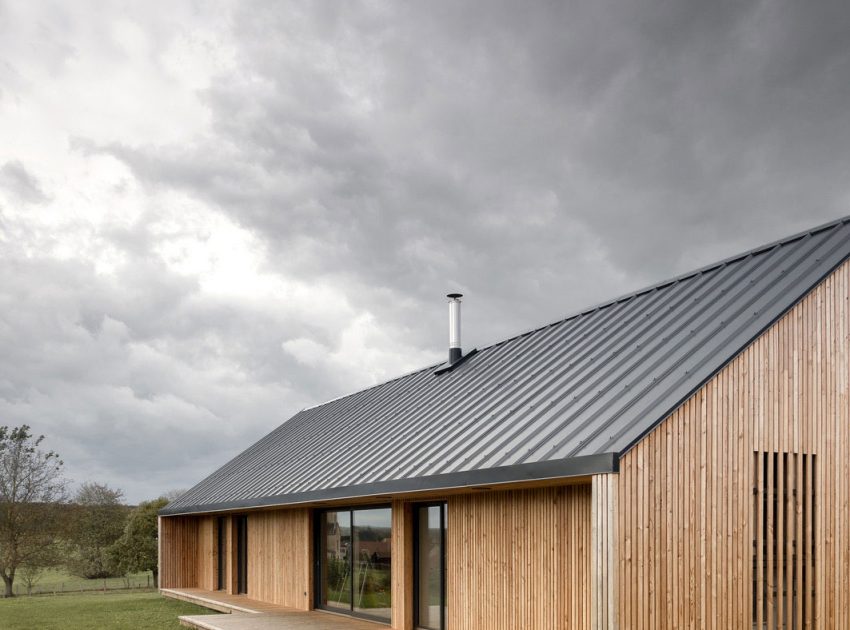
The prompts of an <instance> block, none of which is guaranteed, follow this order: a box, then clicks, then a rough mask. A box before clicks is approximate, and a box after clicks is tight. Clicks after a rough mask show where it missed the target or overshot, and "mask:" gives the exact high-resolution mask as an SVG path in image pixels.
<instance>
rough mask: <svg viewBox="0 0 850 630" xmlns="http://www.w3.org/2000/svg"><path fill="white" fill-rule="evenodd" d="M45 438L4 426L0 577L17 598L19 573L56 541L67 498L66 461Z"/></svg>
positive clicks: (0, 444)
mask: <svg viewBox="0 0 850 630" xmlns="http://www.w3.org/2000/svg"><path fill="white" fill-rule="evenodd" d="M43 440H44V436H43V435H41V436H38V437H34V436H33V435H32V433H30V427H29V426H27V425H25V424H24V425H21V426H20V427H13V428H10V427H6V426H2V427H0V577H2V578H3V582H4V584H5V587H6V588H5V596H6V597H13V596H14V591H13V590H12V589H13V585H14V582H15V572H16V571H17V569H18V567H21V566H28V567H30V568H32V567H35V566H37V565H39V564H40V563H41V562H42V561H43V560H42V559H41V558H42V556H43V551H44V549H45V548H46V547H50V546H53V545H55V543H56V540H57V538H58V537H59V533H60V526H61V518H60V514H59V511H58V509H57V506H58V505H59V504H61V503H63V502H64V501H65V500H66V498H67V497H66V493H65V480H64V478H63V477H62V465H63V464H62V460H61V459H59V455H57V454H56V453H54V452H53V451H43V450H41V449H40V448H39V447H40V445H41V443H42V441H43Z"/></svg>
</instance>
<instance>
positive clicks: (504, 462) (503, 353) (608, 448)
mask: <svg viewBox="0 0 850 630" xmlns="http://www.w3.org/2000/svg"><path fill="white" fill-rule="evenodd" d="M848 256H850V219H842V220H839V221H836V222H833V223H831V224H829V225H826V226H822V227H820V228H816V229H813V230H811V231H809V232H806V233H804V234H800V235H796V236H794V237H791V238H789V239H785V240H783V241H780V242H777V243H773V244H771V245H767V246H764V247H762V248H759V249H756V250H753V251H751V252H748V253H746V254H742V255H740V256H737V257H734V258H730V259H728V260H726V261H723V262H721V263H718V264H715V265H712V266H710V267H706V268H704V269H701V270H699V271H696V272H693V273H690V274H687V275H684V276H680V277H678V278H676V279H674V280H671V281H667V282H664V283H662V284H659V285H657V286H654V287H650V288H647V289H644V290H642V291H640V292H638V293H635V294H632V295H628V296H624V297H622V298H619V299H617V300H614V301H611V302H607V303H605V304H602V305H600V306H597V307H595V308H593V309H590V310H587V311H583V312H581V313H579V314H577V315H574V316H572V317H568V318H566V319H564V320H562V321H559V322H556V323H554V324H551V325H549V326H545V327H543V328H539V329H537V330H533V331H530V332H527V333H524V334H522V335H519V336H517V337H513V338H511V339H508V340H505V341H503V342H500V343H497V344H495V345H492V346H490V347H488V348H484V349H482V350H480V351H479V352H478V353H476V354H474V355H473V356H470V357H469V358H468V359H467V360H466V361H465V362H463V363H462V364H460V365H458V366H457V367H455V368H454V369H453V370H451V371H448V372H445V373H443V374H441V375H439V376H435V375H434V368H435V366H432V367H428V368H426V369H423V370H421V371H418V372H415V373H413V374H409V375H407V376H403V377H401V378H397V379H394V380H391V381H389V382H386V383H383V384H381V385H377V386H375V387H371V388H369V389H366V390H363V391H360V392H357V393H355V394H351V395H350V396H345V397H342V398H339V399H337V400H333V401H330V402H328V403H325V404H323V405H319V406H317V407H313V408H311V409H305V410H303V411H301V412H300V413H298V414H296V415H295V416H294V417H292V418H291V419H290V420H288V421H287V422H285V423H284V424H282V425H281V426H280V427H278V428H277V429H275V430H274V431H272V432H271V433H270V434H269V435H267V436H266V437H264V438H263V439H261V440H260V441H259V442H257V443H256V444H254V445H253V446H251V447H250V448H248V449H247V450H246V451H245V452H243V453H242V454H240V455H238V456H237V457H236V458H234V459H233V460H232V461H230V462H229V463H227V464H225V465H224V466H223V467H222V468H221V469H219V470H218V471H216V472H214V473H213V474H212V475H210V476H209V477H207V478H206V479H204V480H203V481H201V482H200V483H199V484H198V485H196V486H195V487H194V488H192V489H191V490H189V491H188V492H186V493H185V494H184V495H183V496H181V497H180V498H178V499H177V500H176V501H174V502H172V503H171V504H170V505H169V506H168V507H167V508H166V509H165V510H164V511H163V513H164V514H177V513H184V512H190V511H204V510H208V509H213V506H218V507H220V508H224V507H227V506H237V505H238V506H242V507H244V506H249V505H259V504H261V503H262V504H274V503H275V502H277V503H280V504H284V503H287V502H294V501H295V500H300V499H298V498H299V497H300V498H301V499H304V498H305V497H311V496H313V497H320V496H328V497H330V496H352V495H350V494H346V491H345V489H346V488H360V489H363V491H364V492H366V491H374V493H380V492H390V491H392V488H404V487H407V486H406V485H405V484H407V485H410V484H413V485H411V486H410V487H414V486H415V487H419V486H421V485H422V483H424V481H422V480H425V479H428V480H430V481H429V482H428V483H433V484H438V485H435V486H433V487H449V486H446V485H443V486H440V485H439V484H440V483H446V484H448V483H458V482H459V480H462V479H464V478H466V477H468V478H469V479H479V478H484V479H486V474H485V471H492V475H493V476H494V479H495V478H496V477H498V476H499V475H502V477H505V478H508V477H510V475H511V474H513V473H512V472H511V471H515V473H516V474H517V475H520V476H525V477H527V476H528V475H530V474H538V473H534V472H531V471H535V470H538V468H539V470H540V471H543V470H546V471H548V470H554V469H555V468H553V467H558V466H561V467H562V468H563V470H579V471H584V473H588V472H594V471H595V469H592V467H593V466H596V465H601V466H602V468H600V469H599V470H598V471H597V472H601V471H602V469H605V468H606V466H609V464H610V461H611V460H610V458H609V459H605V455H606V454H609V453H614V454H622V453H623V452H624V451H626V450H628V448H630V447H631V445H633V444H634V443H635V442H636V441H638V440H639V439H640V438H641V437H642V436H643V435H645V434H646V433H647V432H648V431H649V430H651V429H652V428H653V427H654V426H656V425H657V424H658V423H659V422H660V421H661V420H663V419H664V417H666V416H667V415H668V414H669V413H670V412H671V411H672V410H673V409H675V408H676V407H677V406H678V405H679V404H681V403H682V402H683V401H684V400H685V399H687V398H688V397H689V396H690V395H691V394H692V393H693V392H694V391H695V390H696V389H698V388H699V387H700V386H701V385H702V384H703V383H704V382H705V381H707V380H708V379H709V378H710V377H711V376H712V375H714V374H715V373H716V372H717V371H718V370H719V369H720V368H721V367H723V366H724V365H725V364H726V363H727V362H728V361H730V360H731V359H732V358H734V357H735V356H736V355H737V354H738V353H739V352H740V351H741V350H742V349H743V348H744V347H745V346H746V345H747V344H748V343H749V342H750V341H751V340H752V339H753V338H755V337H756V336H758V335H759V334H760V333H761V332H762V331H763V330H765V329H766V328H767V327H768V326H770V324H771V323H773V322H774V321H776V319H778V318H779V317H780V316H781V315H782V314H783V313H785V312H787V310H788V309H789V308H791V307H792V306H793V305H794V304H796V303H797V302H798V301H799V300H800V299H801V298H802V297H803V296H805V295H806V293H808V292H809V290H811V289H812V288H813V287H814V286H815V285H816V284H817V283H818V282H819V281H820V280H821V279H822V278H824V277H825V276H826V275H827V274H828V273H829V272H830V271H832V270H833V269H834V268H835V267H836V266H838V265H839V264H840V263H841V262H842V261H844V260H845V259H847V258H848ZM592 456H599V457H602V459H600V458H599V457H597V458H596V459H594V458H593V457H592ZM575 458H584V459H582V460H580V461H582V462H585V464H582V465H583V466H585V467H584V468H582V467H577V465H576V464H575V463H572V464H571V463H570V461H571V460H573V459H575ZM614 460H616V457H615V458H614ZM576 461H578V460H576ZM600 462H602V463H601V464H600ZM588 466H590V468H588ZM614 466H616V463H615V464H614ZM541 467H542V468H541ZM482 474H484V477H481V475H482ZM540 474H542V472H541V473H540ZM464 475H466V477H464ZM499 478H501V477H499ZM414 480H420V481H418V482H417V481H414ZM470 483H471V482H470ZM305 500H306V499H305Z"/></svg>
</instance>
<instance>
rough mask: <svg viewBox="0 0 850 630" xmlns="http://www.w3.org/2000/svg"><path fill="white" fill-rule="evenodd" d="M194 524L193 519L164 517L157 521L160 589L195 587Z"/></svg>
mask: <svg viewBox="0 0 850 630" xmlns="http://www.w3.org/2000/svg"><path fill="white" fill-rule="evenodd" d="M198 521H199V519H198V518H197V517H194V516H167V517H163V518H162V519H160V531H159V535H160V539H159V556H160V564H159V586H160V587H161V588H197V586H198Z"/></svg>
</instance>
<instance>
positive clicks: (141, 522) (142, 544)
mask: <svg viewBox="0 0 850 630" xmlns="http://www.w3.org/2000/svg"><path fill="white" fill-rule="evenodd" d="M166 505H168V499H166V498H164V497H160V498H159V499H154V500H153V501H143V502H142V503H140V504H139V506H138V507H137V508H136V509H134V510H133V511H132V512H130V515H129V516H128V517H127V523H126V525H125V526H124V533H123V534H122V535H121V538H119V539H118V541H117V542H116V543H115V544H114V545H113V546H112V549H111V550H110V556H111V557H112V559H113V561H114V562H115V563H116V565H117V566H118V567H119V569H120V570H121V572H122V573H125V572H126V573H131V572H137V571H150V572H151V573H153V584H154V586H156V585H157V584H158V578H159V567H158V564H157V560H158V557H157V539H158V531H157V521H156V516H157V512H159V511H160V510H161V509H162V508H164V507H165V506H166Z"/></svg>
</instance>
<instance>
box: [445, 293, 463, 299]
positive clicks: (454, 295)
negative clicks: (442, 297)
mask: <svg viewBox="0 0 850 630" xmlns="http://www.w3.org/2000/svg"><path fill="white" fill-rule="evenodd" d="M446 297H447V298H451V299H453V300H456V299H458V298H462V297H463V293H447V294H446Z"/></svg>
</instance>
